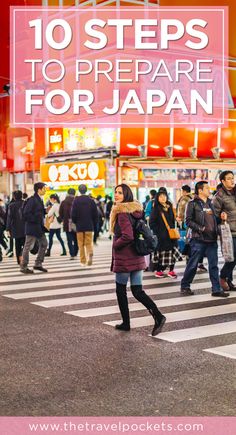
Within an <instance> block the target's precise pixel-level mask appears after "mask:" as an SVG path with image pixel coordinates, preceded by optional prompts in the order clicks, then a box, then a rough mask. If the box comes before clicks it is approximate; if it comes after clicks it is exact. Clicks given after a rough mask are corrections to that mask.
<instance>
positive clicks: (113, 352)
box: [0, 238, 236, 416]
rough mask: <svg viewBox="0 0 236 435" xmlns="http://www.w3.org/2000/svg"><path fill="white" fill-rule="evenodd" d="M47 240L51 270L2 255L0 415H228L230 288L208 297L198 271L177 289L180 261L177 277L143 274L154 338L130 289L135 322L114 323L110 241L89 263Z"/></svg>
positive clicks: (234, 316) (231, 408)
mask: <svg viewBox="0 0 236 435" xmlns="http://www.w3.org/2000/svg"><path fill="white" fill-rule="evenodd" d="M54 249H55V250H54V253H53V256H52V257H50V258H48V259H47V260H46V262H45V264H46V265H47V267H48V270H49V272H48V274H41V273H38V274H34V275H33V276H27V277H25V276H23V275H21V274H20V273H19V271H18V267H17V266H16V264H15V259H14V258H12V259H7V258H4V261H3V262H2V263H0V327H1V336H0V348H1V352H0V373H1V385H0V415H2V416H3V415H5V416H10V415H11V416H26V415H28V416H105V415H106V416H128V415H130V416H138V415H139V416H151V415H152V416H155V415H156V416H164V415H165V416H180V415H182V416H216V415H217V416H220V415H222V416H230V415H235V408H236V394H235V383H236V382H235V373H236V370H235V369H236V360H235V358H236V350H235V349H236V292H232V293H231V297H230V298H228V299H218V298H217V300H216V299H213V298H212V297H211V295H210V283H209V279H208V276H207V274H205V273H204V274H200V273H199V274H198V275H197V276H196V279H195V281H194V284H195V285H194V286H193V288H194V289H195V290H196V291H195V296H193V297H191V298H185V299H184V298H181V297H180V295H179V292H178V290H179V279H180V278H179V277H181V274H182V273H183V269H184V263H179V264H178V266H177V268H176V270H177V271H178V274H179V277H178V280H175V281H173V280H171V279H169V278H164V279H162V280H157V279H156V278H155V277H154V276H153V274H152V273H145V275H144V283H145V288H146V290H147V292H148V293H149V294H150V295H151V296H152V297H153V298H154V299H155V300H156V301H157V303H158V304H159V306H160V307H161V308H160V309H161V310H162V311H163V313H165V314H166V313H167V323H166V326H165V329H164V330H163V332H162V334H161V335H160V337H159V338H157V337H156V338H152V337H151V336H150V335H149V334H150V332H151V330H152V319H151V318H150V315H149V313H148V312H147V311H146V310H145V309H143V307H142V306H141V305H140V304H139V303H138V302H137V301H136V300H134V299H133V298H132V297H131V295H130V294H129V297H130V309H131V316H132V329H131V331H130V332H129V333H125V332H120V331H117V330H115V329H114V326H113V323H114V321H117V320H119V319H120V316H119V312H118V309H117V305H116V299H115V292H114V276H113V274H111V273H110V272H109V266H110V253H111V245H110V241H108V240H106V239H105V238H104V239H103V240H101V241H100V242H99V245H98V246H97V247H96V248H95V258H94V265H93V266H92V267H91V268H81V267H80V266H79V261H78V260H75V261H70V260H69V257H60V253H59V252H58V247H55V248H54ZM32 260H33V258H32ZM68 312H69V314H68ZM107 323H108V324H107ZM115 323H116V322H115ZM183 330H184V331H183ZM176 334H177V335H176ZM225 346H229V347H227V348H226V347H225ZM216 348H217V349H216ZM218 348H220V349H218ZM206 349H207V351H206ZM209 350H210V351H209ZM212 351H213V352H220V353H222V352H223V354H224V356H223V355H222V354H219V353H212Z"/></svg>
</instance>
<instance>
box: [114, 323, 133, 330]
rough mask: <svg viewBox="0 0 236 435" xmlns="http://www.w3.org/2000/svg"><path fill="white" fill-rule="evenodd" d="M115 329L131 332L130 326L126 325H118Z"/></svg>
mask: <svg viewBox="0 0 236 435" xmlns="http://www.w3.org/2000/svg"><path fill="white" fill-rule="evenodd" d="M115 328H116V329H118V330H119V331H130V326H129V325H125V324H124V323H121V324H120V325H116V326H115Z"/></svg>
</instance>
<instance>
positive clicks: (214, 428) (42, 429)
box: [0, 417, 236, 435]
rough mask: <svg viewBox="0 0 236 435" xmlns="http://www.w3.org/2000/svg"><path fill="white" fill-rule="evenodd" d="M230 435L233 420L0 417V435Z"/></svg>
mask: <svg viewBox="0 0 236 435" xmlns="http://www.w3.org/2000/svg"><path fill="white" fill-rule="evenodd" d="M178 432H179V433H181V434H182V435H185V434H189V435H196V434H198V433H200V434H203V435H233V434H235V433H236V417H0V433H1V434H3V435H30V434H34V433H35V434H42V433H47V434H50V435H51V434H55V433H60V434H70V433H73V434H82V435H83V434H91V433H93V434H96V433H100V434H102V435H104V434H107V435H111V434H128V435H130V434H133V433H134V434H145V435H146V434H155V433H169V434H172V433H178Z"/></svg>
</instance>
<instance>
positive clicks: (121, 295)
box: [116, 282, 130, 331]
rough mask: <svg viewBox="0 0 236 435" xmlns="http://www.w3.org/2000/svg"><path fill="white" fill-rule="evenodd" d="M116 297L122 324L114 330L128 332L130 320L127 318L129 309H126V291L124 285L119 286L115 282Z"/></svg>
mask: <svg viewBox="0 0 236 435" xmlns="http://www.w3.org/2000/svg"><path fill="white" fill-rule="evenodd" d="M116 296H117V301H118V305H119V308H120V313H121V317H122V320H123V322H122V323H121V324H120V325H116V329H119V330H121V331H129V330H130V318H129V307H128V299H127V291H126V285H125V284H119V283H118V282H116Z"/></svg>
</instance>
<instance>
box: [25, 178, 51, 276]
mask: <svg viewBox="0 0 236 435" xmlns="http://www.w3.org/2000/svg"><path fill="white" fill-rule="evenodd" d="M34 192H35V193H34V195H33V196H31V197H30V198H29V199H28V200H27V201H26V202H25V205H24V207H23V218H24V220H25V235H26V238H25V245H24V249H23V252H22V262H21V269H20V271H21V272H22V273H33V271H32V270H30V269H28V263H29V252H30V250H31V249H32V248H33V247H34V245H35V242H36V241H38V244H39V250H38V255H37V257H36V259H35V265H34V270H40V271H41V272H47V269H45V268H44V267H43V266H42V263H43V261H44V257H45V252H46V250H47V245H48V243H47V239H46V236H45V229H44V215H45V210H44V204H43V200H42V197H43V196H44V194H45V192H46V185H45V184H44V183H40V182H39V183H35V185H34Z"/></svg>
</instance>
